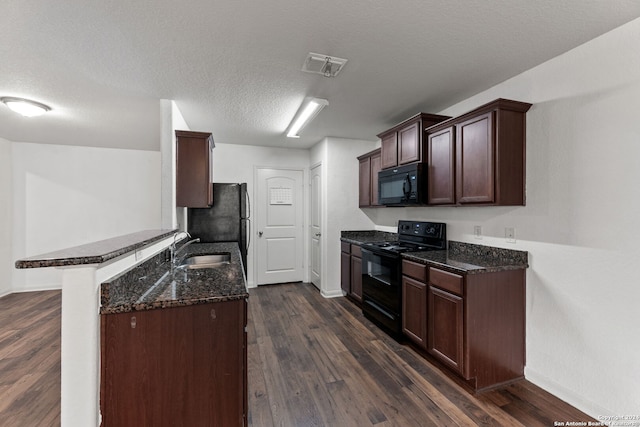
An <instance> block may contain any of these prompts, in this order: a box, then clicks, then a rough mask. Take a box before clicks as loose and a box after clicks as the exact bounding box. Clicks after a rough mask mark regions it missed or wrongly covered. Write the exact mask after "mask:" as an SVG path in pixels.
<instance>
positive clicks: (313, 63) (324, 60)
mask: <svg viewBox="0 0 640 427" xmlns="http://www.w3.org/2000/svg"><path fill="white" fill-rule="evenodd" d="M346 63H347V60H346V59H343V58H336V57H335V56H329V55H323V54H321V53H313V52H311V53H309V55H307V59H306V60H305V61H304V65H302V71H304V72H306V73H314V74H322V75H323V76H325V77H335V76H337V75H338V73H339V72H340V70H342V68H343V67H344V64H346Z"/></svg>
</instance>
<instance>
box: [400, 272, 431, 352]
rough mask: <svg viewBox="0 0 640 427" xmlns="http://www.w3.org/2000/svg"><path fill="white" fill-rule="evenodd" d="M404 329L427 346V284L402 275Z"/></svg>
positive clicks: (407, 333)
mask: <svg viewBox="0 0 640 427" xmlns="http://www.w3.org/2000/svg"><path fill="white" fill-rule="evenodd" d="M402 331H403V332H404V334H405V336H406V337H407V338H409V339H410V340H411V341H413V342H414V343H415V344H416V345H417V346H418V347H420V348H422V349H426V348H427V285H426V283H423V282H419V281H417V280H414V279H411V278H410V277H406V276H403V277H402Z"/></svg>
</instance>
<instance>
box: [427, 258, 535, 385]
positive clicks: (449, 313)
mask: <svg viewBox="0 0 640 427" xmlns="http://www.w3.org/2000/svg"><path fill="white" fill-rule="evenodd" d="M428 277H429V279H428V282H429V288H428V308H427V312H428V313H427V325H428V326H427V342H428V345H427V351H428V352H429V353H430V354H431V355H432V356H434V357H435V358H436V359H438V360H439V361H440V362H442V363H443V364H444V365H446V366H448V367H449V368H451V369H452V370H453V371H455V372H456V373H458V374H459V375H461V376H462V377H463V378H465V379H466V380H468V382H469V384H470V385H471V386H472V387H473V388H474V389H476V390H482V389H488V388H491V387H496V386H498V385H501V384H505V383H508V382H511V381H514V380H517V379H520V378H523V377H524V361H525V270H509V271H499V272H491V273H480V274H466V275H458V274H454V273H451V272H449V271H445V270H441V269H439V268H434V267H430V268H429V274H428Z"/></svg>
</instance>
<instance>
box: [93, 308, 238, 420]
mask: <svg viewBox="0 0 640 427" xmlns="http://www.w3.org/2000/svg"><path fill="white" fill-rule="evenodd" d="M246 324H247V301H246V300H244V299H242V300H234V301H225V302H216V303H209V304H199V305H192V306H187V307H174V308H164V309H155V310H146V311H135V312H130V313H119V314H105V315H102V316H101V334H102V336H101V345H102V348H101V356H102V360H101V398H100V409H101V413H102V426H103V427H111V426H115V427H128V426H154V427H158V426H160V427H162V426H168V427H169V426H246V425H247V418H246V414H247V354H246V351H247V350H246V349H247V346H246V339H247V338H246V332H245V327H246Z"/></svg>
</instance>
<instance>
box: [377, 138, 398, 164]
mask: <svg viewBox="0 0 640 427" xmlns="http://www.w3.org/2000/svg"><path fill="white" fill-rule="evenodd" d="M381 150H382V151H381V154H382V160H381V161H382V169H387V168H392V167H394V166H398V134H397V133H395V132H392V133H390V134H389V135H385V136H384V137H382V141H381Z"/></svg>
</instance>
